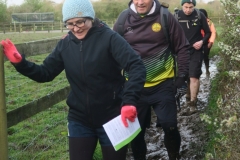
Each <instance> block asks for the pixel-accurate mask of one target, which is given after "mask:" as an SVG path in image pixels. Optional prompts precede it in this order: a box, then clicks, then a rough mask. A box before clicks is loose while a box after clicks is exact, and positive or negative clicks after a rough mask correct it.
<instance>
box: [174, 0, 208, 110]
mask: <svg viewBox="0 0 240 160" xmlns="http://www.w3.org/2000/svg"><path fill="white" fill-rule="evenodd" d="M181 5H182V10H179V11H178V13H177V14H175V17H176V19H177V20H178V22H179V23H180V25H181V26H182V28H183V30H184V32H185V35H186V37H187V39H188V41H189V43H190V48H189V50H190V54H191V58H190V64H189V77H190V85H188V92H187V95H186V100H187V103H188V105H189V107H190V110H189V112H188V113H189V114H192V113H196V112H197V100H198V99H197V95H198V91H199V86H200V81H199V78H200V76H201V74H202V70H201V67H202V61H203V56H204V54H203V44H205V43H207V42H208V39H209V37H210V36H211V31H210V29H209V26H208V23H207V19H206V17H205V16H204V15H203V13H202V12H200V11H199V10H198V9H195V8H194V7H195V6H196V0H181ZM202 29H203V30H204V33H205V35H204V37H202V34H201V30H202Z"/></svg>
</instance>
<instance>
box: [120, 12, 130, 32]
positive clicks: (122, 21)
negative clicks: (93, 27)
mask: <svg viewBox="0 0 240 160" xmlns="http://www.w3.org/2000/svg"><path fill="white" fill-rule="evenodd" d="M128 14H129V9H125V10H123V11H122V12H121V13H120V14H119V16H118V18H117V32H118V33H119V34H120V35H121V36H123V34H124V24H125V21H126V19H127V16H128Z"/></svg>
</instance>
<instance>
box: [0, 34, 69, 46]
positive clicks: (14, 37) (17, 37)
mask: <svg viewBox="0 0 240 160" xmlns="http://www.w3.org/2000/svg"><path fill="white" fill-rule="evenodd" d="M63 35H66V31H64V32H63V33H62V32H60V31H59V32H50V33H7V34H0V41H1V40H3V39H6V38H9V39H10V40H11V41H12V42H13V43H14V44H17V43H24V42H29V41H36V40H42V39H49V38H54V37H59V38H60V37H62V36H63Z"/></svg>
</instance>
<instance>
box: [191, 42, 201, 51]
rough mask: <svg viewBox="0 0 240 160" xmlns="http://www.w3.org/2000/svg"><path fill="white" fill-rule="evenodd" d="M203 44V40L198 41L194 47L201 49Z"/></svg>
mask: <svg viewBox="0 0 240 160" xmlns="http://www.w3.org/2000/svg"><path fill="white" fill-rule="evenodd" d="M202 45H203V40H200V41H197V42H195V43H194V44H193V48H195V49H196V50H199V49H200V48H201V47H202Z"/></svg>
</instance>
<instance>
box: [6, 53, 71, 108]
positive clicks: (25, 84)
mask: <svg viewBox="0 0 240 160" xmlns="http://www.w3.org/2000/svg"><path fill="white" fill-rule="evenodd" d="M47 55H48V54H41V55H37V56H32V57H27V59H28V60H30V61H34V62H36V63H37V64H41V63H42V61H43V60H44V59H45V57H46V56H47ZM4 67H5V86H6V89H5V90H6V91H5V92H6V103H7V111H11V110H13V109H16V108H17V107H19V106H23V105H24V104H26V103H29V102H31V101H33V100H36V99H39V98H41V97H43V96H45V95H47V94H49V93H52V92H54V91H57V90H59V89H62V88H64V87H66V86H68V82H67V79H66V76H65V72H62V73H61V74H60V75H58V76H57V77H56V78H55V79H54V80H53V81H52V82H48V83H37V82H35V81H33V80H31V79H29V78H27V77H25V76H23V75H21V74H19V73H17V72H16V70H15V68H14V67H13V66H12V64H11V63H10V62H9V61H7V62H5V64H4Z"/></svg>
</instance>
